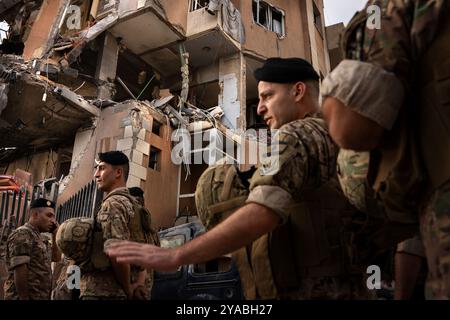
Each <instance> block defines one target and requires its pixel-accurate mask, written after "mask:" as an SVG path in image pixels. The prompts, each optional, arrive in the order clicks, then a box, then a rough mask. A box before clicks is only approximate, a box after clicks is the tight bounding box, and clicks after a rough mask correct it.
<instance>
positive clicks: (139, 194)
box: [128, 187, 144, 198]
mask: <svg viewBox="0 0 450 320" xmlns="http://www.w3.org/2000/svg"><path fill="white" fill-rule="evenodd" d="M128 192H130V194H131V195H132V196H133V197H141V198H143V197H144V190H142V189H141V188H139V187H131V188H128Z"/></svg>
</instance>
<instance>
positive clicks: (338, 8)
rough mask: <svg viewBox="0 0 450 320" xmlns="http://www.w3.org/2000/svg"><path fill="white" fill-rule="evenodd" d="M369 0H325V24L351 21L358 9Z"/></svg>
mask: <svg viewBox="0 0 450 320" xmlns="http://www.w3.org/2000/svg"><path fill="white" fill-rule="evenodd" d="M366 3H367V0H323V4H324V7H325V8H324V10H325V25H326V26H329V25H332V24H335V23H339V22H344V24H345V25H347V23H348V22H349V21H350V19H351V18H352V17H353V15H354V14H355V13H356V11H359V10H361V9H362V8H364V6H365V5H366Z"/></svg>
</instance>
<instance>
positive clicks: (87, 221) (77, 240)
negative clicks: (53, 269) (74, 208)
mask: <svg viewBox="0 0 450 320" xmlns="http://www.w3.org/2000/svg"><path fill="white" fill-rule="evenodd" d="M93 225H94V219H92V218H72V219H69V220H67V221H65V222H64V223H62V224H61V226H60V227H59V228H58V232H57V233H56V244H57V245H58V247H59V249H60V250H61V252H62V253H64V255H65V256H66V257H68V258H69V259H71V260H74V261H75V262H76V263H81V262H84V261H86V260H87V259H88V258H89V255H90V249H91V245H90V243H91V238H92V229H93Z"/></svg>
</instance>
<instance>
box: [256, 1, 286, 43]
mask: <svg viewBox="0 0 450 320" xmlns="http://www.w3.org/2000/svg"><path fill="white" fill-rule="evenodd" d="M255 4H256V20H255V12H254V11H253V10H254V5H255ZM261 4H263V5H264V6H265V8H261ZM261 9H265V11H266V12H265V13H266V24H263V23H261V22H260V21H261V20H260V13H261ZM274 12H277V13H279V14H280V15H281V21H280V23H281V34H280V33H278V32H277V31H275V30H274V26H273V25H274V24H273V21H274V17H273V13H274ZM252 20H253V23H255V24H256V25H259V26H260V27H262V28H264V29H266V30H268V31H270V32H273V33H275V34H276V35H277V36H278V38H280V39H283V38H285V37H286V13H285V11H284V10H283V9H280V8H277V7H275V6H273V5H271V4H270V3H267V2H265V1H262V0H253V1H252Z"/></svg>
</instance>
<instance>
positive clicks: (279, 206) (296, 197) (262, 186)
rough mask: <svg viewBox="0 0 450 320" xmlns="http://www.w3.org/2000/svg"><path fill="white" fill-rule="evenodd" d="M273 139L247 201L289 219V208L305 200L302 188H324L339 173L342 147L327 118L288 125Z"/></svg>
mask: <svg viewBox="0 0 450 320" xmlns="http://www.w3.org/2000/svg"><path fill="white" fill-rule="evenodd" d="M273 140H274V141H273V142H274V143H272V148H271V150H270V152H269V153H268V156H267V157H266V158H265V159H264V160H263V163H262V165H261V166H259V167H258V170H257V171H256V172H255V173H254V174H253V177H252V178H251V180H250V195H249V197H248V199H247V202H254V203H259V204H262V205H265V206H267V207H269V208H271V209H273V210H274V211H275V212H276V213H277V214H278V215H279V216H280V217H281V219H282V221H286V220H287V210H286V208H288V207H290V206H292V205H293V204H294V203H297V202H299V201H301V200H302V191H304V190H311V189H314V188H317V187H320V186H321V185H322V184H324V183H326V182H327V181H329V180H330V179H331V178H333V177H334V176H335V174H336V158H337V154H338V151H339V149H338V147H337V146H336V145H335V144H334V142H333V141H332V140H331V137H330V136H329V134H328V132H327V130H326V128H325V124H324V122H323V120H321V119H318V118H312V117H309V118H306V119H301V120H296V121H292V122H290V123H288V124H285V125H284V126H282V127H281V128H280V129H279V131H278V132H277V134H276V135H275V137H274V139H273Z"/></svg>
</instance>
